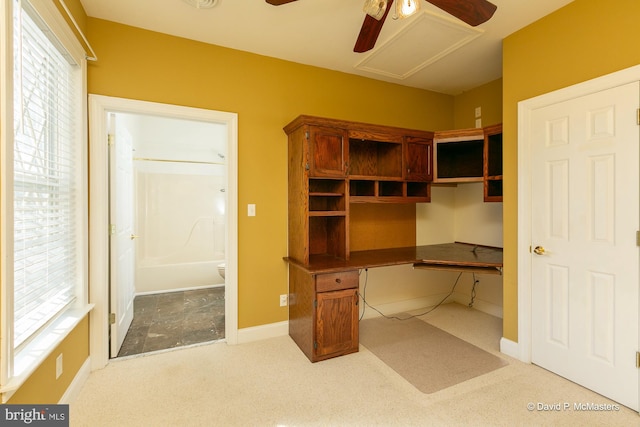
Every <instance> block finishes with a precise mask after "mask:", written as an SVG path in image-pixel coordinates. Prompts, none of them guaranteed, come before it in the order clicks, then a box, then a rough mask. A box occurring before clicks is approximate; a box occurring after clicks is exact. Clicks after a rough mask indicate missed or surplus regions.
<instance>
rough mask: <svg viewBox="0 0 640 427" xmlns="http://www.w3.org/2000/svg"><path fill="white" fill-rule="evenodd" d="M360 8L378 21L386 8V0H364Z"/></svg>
mask: <svg viewBox="0 0 640 427" xmlns="http://www.w3.org/2000/svg"><path fill="white" fill-rule="evenodd" d="M362 10H364V11H365V12H366V13H367V15H369V16H370V17H372V18H375V19H377V20H378V21H379V20H380V19H382V17H383V16H384V13H385V12H386V10H387V0H365V2H364V7H363V8H362Z"/></svg>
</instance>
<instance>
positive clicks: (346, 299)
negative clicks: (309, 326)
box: [315, 289, 358, 358]
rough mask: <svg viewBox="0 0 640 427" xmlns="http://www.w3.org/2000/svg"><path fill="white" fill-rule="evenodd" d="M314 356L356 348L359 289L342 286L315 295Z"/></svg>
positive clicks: (318, 356) (321, 356)
mask: <svg viewBox="0 0 640 427" xmlns="http://www.w3.org/2000/svg"><path fill="white" fill-rule="evenodd" d="M315 347H316V349H315V353H316V357H317V358H323V357H324V356H329V357H331V356H332V355H335V356H339V355H342V354H347V353H353V352H356V351H358V290H357V289H344V290H340V291H332V292H320V293H318V294H317V308H316V343H315Z"/></svg>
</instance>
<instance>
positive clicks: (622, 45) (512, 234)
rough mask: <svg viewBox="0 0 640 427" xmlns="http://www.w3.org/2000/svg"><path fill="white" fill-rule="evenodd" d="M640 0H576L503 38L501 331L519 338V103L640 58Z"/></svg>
mask: <svg viewBox="0 0 640 427" xmlns="http://www.w3.org/2000/svg"><path fill="white" fill-rule="evenodd" d="M638 17H640V1H638V0H615V1H611V0H575V1H574V2H572V3H570V4H569V5H567V6H565V7H564V8H562V9H560V10H558V11H556V12H555V13H553V14H551V15H549V16H547V17H545V18H543V19H540V20H539V21H537V22H535V23H533V24H531V25H530V26H528V27H526V28H524V29H522V30H520V31H518V32H516V33H514V34H512V35H511V36H509V37H507V38H506V39H505V40H504V43H503V80H504V82H503V88H504V95H503V102H504V122H503V123H504V129H503V130H504V139H503V141H504V157H503V159H504V160H503V162H504V244H505V246H504V248H505V260H504V261H505V266H504V306H503V309H504V331H503V335H504V337H505V338H507V339H510V340H512V341H517V340H518V329H517V328H518V312H517V311H518V295H517V274H518V272H517V213H518V206H517V173H518V171H517V132H518V128H517V103H518V102H519V101H522V100H525V99H528V98H531V97H534V96H537V95H541V94H544V93H547V92H551V91H553V90H557V89H560V88H563V87H566V86H569V85H572V84H575V83H579V82H582V81H585V80H589V79H592V78H595V77H598V76H602V75H605V74H609V73H612V72H614V71H618V70H621V69H624V68H628V67H630V66H633V65H637V64H638V63H640V49H638V46H637V42H638V40H640V25H638Z"/></svg>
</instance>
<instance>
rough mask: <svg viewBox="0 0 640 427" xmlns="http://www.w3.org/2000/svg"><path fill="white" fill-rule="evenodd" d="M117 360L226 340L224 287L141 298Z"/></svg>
mask: <svg viewBox="0 0 640 427" xmlns="http://www.w3.org/2000/svg"><path fill="white" fill-rule="evenodd" d="M133 306H134V309H133V310H134V314H133V322H132V323H131V327H130V328H129V331H128V332H127V336H126V337H125V339H124V343H123V344H122V347H121V348H120V352H119V353H118V357H122V356H131V355H134V354H140V353H147V352H150V351H157V350H164V349H168V348H174V347H181V346H185V345H191V344H197V343H201V342H207V341H215V340H219V339H223V338H224V286H220V287H216V288H206V289H196V290H191V291H183V292H170V293H166V294H154V295H139V296H137V297H136V298H135V300H134V302H133Z"/></svg>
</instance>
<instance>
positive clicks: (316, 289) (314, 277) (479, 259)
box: [285, 242, 502, 362]
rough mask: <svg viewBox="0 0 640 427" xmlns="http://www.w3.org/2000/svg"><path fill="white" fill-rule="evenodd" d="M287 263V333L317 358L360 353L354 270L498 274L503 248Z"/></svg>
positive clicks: (420, 249)
mask: <svg viewBox="0 0 640 427" xmlns="http://www.w3.org/2000/svg"><path fill="white" fill-rule="evenodd" d="M285 261H287V262H288V263H289V335H291V337H292V338H293V340H294V341H295V342H296V344H298V346H299V347H300V349H301V350H302V351H303V352H304V353H305V354H306V355H307V357H308V358H309V360H311V361H312V362H316V361H319V360H324V359H328V358H331V357H336V356H341V355H344V354H348V353H353V352H356V351H358V314H359V310H358V303H359V297H358V286H359V275H358V270H361V269H367V268H374V267H385V266H392V265H403V264H413V266H414V268H420V269H436V270H455V271H470V272H475V273H478V272H480V273H492V274H500V273H501V272H502V249H501V248H494V247H487V246H479V245H473V244H468V243H458V242H456V243H444V244H438V245H424V246H414V247H405V248H391V249H374V250H368V251H356V252H351V254H350V257H349V259H348V260H344V259H338V258H335V257H330V256H312V257H311V259H310V262H309V264H304V263H300V262H299V261H297V260H295V259H292V258H289V257H286V258H285Z"/></svg>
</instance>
